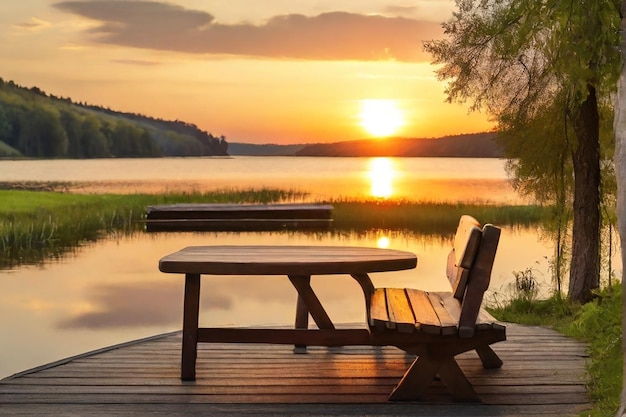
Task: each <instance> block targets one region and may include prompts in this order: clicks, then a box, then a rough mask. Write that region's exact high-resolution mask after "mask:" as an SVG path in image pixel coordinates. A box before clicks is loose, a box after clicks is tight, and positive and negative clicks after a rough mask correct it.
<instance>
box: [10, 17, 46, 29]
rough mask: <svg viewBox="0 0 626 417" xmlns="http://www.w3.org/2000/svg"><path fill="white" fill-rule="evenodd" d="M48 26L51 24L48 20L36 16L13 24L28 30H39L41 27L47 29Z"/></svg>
mask: <svg viewBox="0 0 626 417" xmlns="http://www.w3.org/2000/svg"><path fill="white" fill-rule="evenodd" d="M50 26H52V25H51V24H50V22H46V21H45V20H41V19H38V18H36V17H31V19H30V21H28V22H22V23H18V24H15V25H14V27H15V28H17V29H22V30H29V31H40V30H43V29H47V28H49V27H50Z"/></svg>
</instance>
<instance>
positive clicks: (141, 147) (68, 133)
mask: <svg viewBox="0 0 626 417" xmlns="http://www.w3.org/2000/svg"><path fill="white" fill-rule="evenodd" d="M225 155H228V143H227V142H226V139H225V138H224V137H223V136H221V137H219V138H217V137H215V136H213V135H211V134H209V133H207V132H205V131H202V130H200V129H198V127H197V126H195V125H193V124H189V123H185V122H182V121H179V120H176V121H166V120H161V119H155V118H151V117H148V116H143V115H140V114H131V113H122V112H117V111H114V110H111V109H108V108H103V107H100V106H94V105H88V104H86V103H75V102H73V101H72V100H71V99H70V98H62V97H56V96H54V95H48V94H46V93H45V92H43V91H41V90H40V89H39V88H37V87H32V88H26V87H22V86H19V85H17V84H15V83H14V82H13V81H6V82H5V81H4V80H3V79H2V78H0V156H5V157H6V156H9V157H33V158H110V157H118V158H138V157H160V156H225Z"/></svg>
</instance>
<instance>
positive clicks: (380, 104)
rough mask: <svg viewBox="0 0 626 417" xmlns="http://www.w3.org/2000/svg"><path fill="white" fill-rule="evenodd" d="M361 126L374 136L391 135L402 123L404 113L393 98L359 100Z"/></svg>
mask: <svg viewBox="0 0 626 417" xmlns="http://www.w3.org/2000/svg"><path fill="white" fill-rule="evenodd" d="M359 118H360V119H361V126H362V127H363V129H365V130H366V131H367V132H368V133H369V134H370V135H372V136H376V137H386V136H391V135H393V134H394V133H396V132H397V131H398V129H400V128H401V127H402V126H403V125H404V113H403V112H402V110H401V109H400V108H399V107H398V104H397V103H396V101H395V100H383V99H367V100H361V113H360V114H359Z"/></svg>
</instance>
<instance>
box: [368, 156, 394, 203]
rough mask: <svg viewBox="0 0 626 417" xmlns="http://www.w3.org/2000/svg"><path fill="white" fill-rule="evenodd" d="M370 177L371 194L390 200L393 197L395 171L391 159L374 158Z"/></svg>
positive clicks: (371, 163)
mask: <svg viewBox="0 0 626 417" xmlns="http://www.w3.org/2000/svg"><path fill="white" fill-rule="evenodd" d="M368 176H369V178H370V182H371V190H370V193H371V194H372V196H373V197H377V198H389V197H391V196H392V195H393V179H394V176H395V171H394V166H393V162H392V160H391V158H373V159H372V160H371V162H370V166H369V171H368Z"/></svg>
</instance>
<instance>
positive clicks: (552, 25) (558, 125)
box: [426, 0, 621, 301]
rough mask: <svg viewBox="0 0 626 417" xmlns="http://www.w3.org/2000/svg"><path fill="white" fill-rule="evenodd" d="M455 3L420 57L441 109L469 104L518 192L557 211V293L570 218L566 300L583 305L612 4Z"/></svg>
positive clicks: (615, 41) (614, 28)
mask: <svg viewBox="0 0 626 417" xmlns="http://www.w3.org/2000/svg"><path fill="white" fill-rule="evenodd" d="M456 3H457V8H458V11H457V12H455V13H454V17H453V18H452V19H451V20H450V21H448V22H446V23H444V24H443V27H444V29H445V31H446V34H447V35H448V37H447V38H445V39H443V40H436V41H431V42H428V43H426V49H427V50H428V51H429V52H431V53H432V54H433V56H434V62H435V63H436V64H442V65H441V67H440V68H439V70H438V71H437V73H438V76H439V78H440V79H442V80H447V81H449V84H448V86H447V90H446V92H447V94H448V99H449V100H450V101H453V100H459V101H465V100H472V109H481V108H483V109H486V110H487V111H488V113H489V114H490V115H492V116H493V118H494V119H495V120H496V121H497V122H498V130H499V131H500V133H501V138H502V140H501V143H503V145H504V147H505V152H506V154H507V157H508V158H510V159H511V162H510V165H509V169H510V170H511V172H513V173H514V174H515V178H516V185H517V187H518V189H520V190H521V191H523V192H525V193H526V194H531V195H534V196H535V197H536V198H537V200H538V201H539V202H543V203H547V204H550V205H553V206H554V207H555V211H554V217H553V218H552V219H550V222H549V223H548V230H549V231H550V232H552V233H553V236H554V239H555V240H556V242H557V244H556V247H557V252H556V253H555V262H554V264H555V268H554V271H555V281H557V283H558V284H559V285H560V282H561V274H562V271H563V268H562V266H563V265H564V256H565V254H566V249H567V244H566V240H565V237H566V236H565V231H566V230H567V229H568V223H569V219H570V216H571V217H572V218H573V226H572V244H571V264H570V278H571V279H570V288H569V295H570V296H571V297H574V298H576V299H578V300H580V301H587V300H589V297H590V295H591V292H590V290H591V289H593V288H597V286H598V285H599V281H598V280H597V279H596V278H597V270H598V269H599V261H598V259H599V254H600V238H599V234H598V233H597V231H598V230H599V229H600V227H601V223H600V206H601V194H600V189H601V186H600V182H601V168H600V165H601V164H600V161H601V159H600V158H601V157H605V158H608V157H610V152H607V149H608V148H609V147H608V146H606V145H605V144H603V145H601V143H600V141H601V139H602V140H603V141H604V142H609V141H610V140H609V139H608V138H610V137H612V135H611V134H607V132H609V131H610V129H608V126H609V125H610V123H607V122H608V121H609V120H610V117H602V116H603V115H605V114H609V115H610V114H611V113H612V112H611V111H610V103H611V100H612V96H611V94H612V92H613V91H614V90H615V87H616V80H617V77H618V75H619V68H620V62H621V56H620V50H619V45H620V22H621V14H620V2H619V1H617V0H591V1H570V0H554V1H552V0H551V1H546V0H519V1H502V0H457V1H456ZM602 110H604V112H603V111H602ZM603 119H604V120H603ZM602 150H603V151H604V152H602V153H601V151H602ZM606 165H607V166H608V165H610V164H606ZM609 174H610V172H609ZM608 188H609V187H608V184H607V189H606V190H604V188H603V191H608ZM569 207H573V216H572V215H571V214H572V212H570V210H569ZM590 253H591V254H590ZM596 254H597V255H598V256H595V255H596Z"/></svg>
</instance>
